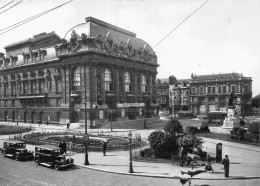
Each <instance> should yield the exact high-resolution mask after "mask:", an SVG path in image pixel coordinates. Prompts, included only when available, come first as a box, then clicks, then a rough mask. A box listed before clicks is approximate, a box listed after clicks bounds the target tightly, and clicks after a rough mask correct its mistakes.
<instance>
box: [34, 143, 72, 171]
mask: <svg viewBox="0 0 260 186" xmlns="http://www.w3.org/2000/svg"><path fill="white" fill-rule="evenodd" d="M35 162H36V163H37V164H38V165H43V166H46V167H51V168H54V169H56V170H60V169H62V168H69V167H73V165H74V164H73V162H74V160H73V158H71V157H69V158H66V156H65V155H63V154H62V150H61V148H59V147H56V146H53V145H40V146H36V147H35Z"/></svg>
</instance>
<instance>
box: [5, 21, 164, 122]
mask: <svg viewBox="0 0 260 186" xmlns="http://www.w3.org/2000/svg"><path fill="white" fill-rule="evenodd" d="M81 31H82V32H81ZM51 37H53V36H49V37H47V36H46V35H44V37H42V40H43V41H42V42H44V40H45V42H46V43H50V41H49V40H51ZM56 38H58V37H56ZM58 39H59V41H58V42H55V43H52V45H48V46H44V47H41V48H37V47H36V48H34V49H33V50H30V49H29V50H28V51H27V52H22V53H20V54H18V53H17V48H19V46H20V47H21V48H25V47H24V45H26V44H27V43H21V42H20V43H19V46H17V45H15V44H12V45H11V47H12V48H15V54H14V55H12V50H11V49H10V48H8V46H7V47H6V50H7V51H8V54H9V57H7V58H4V57H2V58H1V59H0V72H1V73H0V74H1V75H0V108H1V111H0V119H1V120H13V121H16V120H17V118H18V119H19V120H20V121H24V122H32V123H34V122H36V121H37V122H38V120H40V122H46V121H49V122H50V123H55V122H57V123H67V122H81V123H84V122H85V117H86V118H87V120H91V122H88V124H90V123H91V124H93V125H95V124H99V123H104V122H106V121H107V120H108V119H112V120H117V121H118V120H128V119H137V118H142V117H144V116H143V114H142V112H141V111H142V109H144V108H145V107H149V109H150V110H151V111H150V112H149V114H148V117H153V116H156V115H157V111H156V109H157V105H156V104H155V102H156V94H155V88H156V87H155V80H156V74H157V67H158V66H159V65H158V64H157V56H156V54H155V53H154V51H153V50H152V48H151V47H150V46H149V45H148V44H147V43H145V42H144V41H143V40H141V39H138V38H136V37H135V34H134V33H131V32H129V31H126V30H123V29H121V28H118V27H116V26H113V25H110V24H108V23H105V22H103V21H100V20H97V19H95V18H92V17H88V18H86V23H85V24H83V25H80V26H77V27H75V28H73V30H71V31H69V32H68V34H67V35H66V37H65V39H63V40H61V39H60V38H58ZM38 40H39V38H38ZM38 40H37V41H38ZM30 42H32V41H30ZM35 42H36V41H35ZM42 42H41V43H42ZM41 46H43V45H41ZM34 47H35V45H34ZM85 107H86V108H87V109H86V110H85ZM129 108H130V109H129ZM85 113H87V115H86V116H85ZM94 121H95V122H94Z"/></svg>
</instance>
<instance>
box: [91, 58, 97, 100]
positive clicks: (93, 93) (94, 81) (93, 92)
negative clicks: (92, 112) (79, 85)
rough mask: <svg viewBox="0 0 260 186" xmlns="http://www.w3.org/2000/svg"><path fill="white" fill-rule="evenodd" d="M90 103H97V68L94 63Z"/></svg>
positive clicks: (92, 66)
mask: <svg viewBox="0 0 260 186" xmlns="http://www.w3.org/2000/svg"><path fill="white" fill-rule="evenodd" d="M90 82H91V83H90V103H91V104H97V69H96V66H94V65H93V63H92V64H91V66H90Z"/></svg>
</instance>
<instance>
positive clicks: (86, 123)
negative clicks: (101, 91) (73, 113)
mask: <svg viewBox="0 0 260 186" xmlns="http://www.w3.org/2000/svg"><path fill="white" fill-rule="evenodd" d="M84 104H85V134H88V121H87V118H88V116H87V102H85V103H84Z"/></svg>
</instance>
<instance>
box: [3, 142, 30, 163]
mask: <svg viewBox="0 0 260 186" xmlns="http://www.w3.org/2000/svg"><path fill="white" fill-rule="evenodd" d="M2 153H3V155H4V157H10V158H13V159H15V160H17V161H18V160H33V158H34V155H33V151H28V150H27V149H26V143H25V142H23V141H18V140H13V141H4V143H3V149H2Z"/></svg>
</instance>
